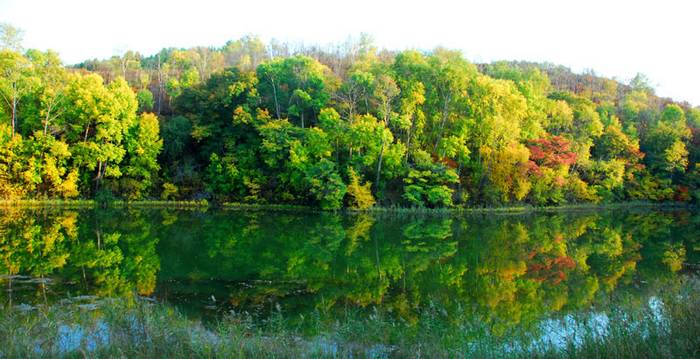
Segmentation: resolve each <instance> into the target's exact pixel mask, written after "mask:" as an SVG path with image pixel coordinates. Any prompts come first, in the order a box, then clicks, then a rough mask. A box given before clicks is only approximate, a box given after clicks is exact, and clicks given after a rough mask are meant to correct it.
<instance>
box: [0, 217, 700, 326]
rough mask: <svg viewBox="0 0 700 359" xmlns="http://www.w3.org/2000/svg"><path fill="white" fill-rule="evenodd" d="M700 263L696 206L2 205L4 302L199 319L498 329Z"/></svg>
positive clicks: (580, 306)
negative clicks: (347, 320) (346, 317)
mask: <svg viewBox="0 0 700 359" xmlns="http://www.w3.org/2000/svg"><path fill="white" fill-rule="evenodd" d="M698 264H700V218H699V217H698V216H697V213H694V212H691V211H686V210H673V211H652V210H601V211H575V212H566V213H564V212H557V213H537V214H494V213H487V214H474V215H448V216H435V215H405V214H402V215H393V214H336V213H314V212H308V213H306V212H284V211H238V210H228V211H217V210H208V211H195V210H172V209H156V210H154V209H96V210H92V209H91V210H88V209H16V208H11V209H7V208H6V209H0V285H1V286H2V287H3V288H4V290H2V291H1V292H0V301H1V302H2V303H3V306H4V307H5V308H7V307H8V306H12V307H18V308H31V307H32V306H35V305H39V304H45V303H61V302H66V301H71V302H77V303H83V305H85V306H89V305H91V304H90V303H91V302H93V301H95V300H97V299H98V298H103V297H120V296H131V295H133V293H137V294H139V295H141V296H145V297H149V298H153V299H155V300H158V301H163V302H167V303H170V304H173V305H175V306H177V307H178V308H180V310H182V311H184V312H185V313H187V314H188V315H189V316H192V317H196V318H204V319H211V318H217V317H219V316H220V315H222V314H223V313H230V312H231V311H234V312H238V313H241V312H247V313H250V314H251V315H254V316H258V317H261V318H264V317H266V316H268V315H269V313H270V312H271V311H276V312H282V313H283V314H284V315H285V316H287V317H290V318H293V317H295V316H302V315H303V316H308V315H313V313H319V312H322V313H325V314H327V315H331V316H332V315H342V313H345V312H347V311H348V310H357V311H359V312H360V313H361V312H362V311H367V313H370V312H371V311H372V310H376V309H377V308H379V309H381V310H382V311H383V312H387V313H392V315H395V316H396V317H397V318H400V319H402V320H409V321H410V320H416V318H417V315H418V313H419V312H420V310H422V309H424V308H426V307H428V306H433V305H435V304H436V303H439V304H440V306H439V307H440V308H441V310H444V311H447V312H448V314H450V313H452V312H454V313H460V314H459V315H470V316H472V317H473V318H474V320H476V321H479V322H481V323H486V324H487V325H488V326H489V327H490V328H492V329H493V330H494V331H499V330H501V331H502V330H504V329H507V328H511V327H515V326H527V325H530V324H532V323H542V322H543V321H546V320H547V318H552V317H562V316H564V315H566V313H570V312H576V311H581V310H589V309H591V308H595V307H596V306H597V305H599V304H600V303H603V302H605V301H607V300H609V298H611V297H616V296H618V294H621V293H622V294H624V297H625V298H628V300H632V301H638V302H639V303H649V302H650V301H653V298H654V295H655V294H656V293H655V290H656V288H657V287H658V286H659V283H662V284H667V283H668V282H673V281H678V280H680V279H682V278H683V276H685V275H687V274H688V273H692V272H694V270H695V269H697V268H696V267H697V265H698Z"/></svg>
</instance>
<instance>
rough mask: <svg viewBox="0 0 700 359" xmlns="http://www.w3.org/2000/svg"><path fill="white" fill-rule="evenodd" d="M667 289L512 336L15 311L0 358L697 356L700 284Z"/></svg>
mask: <svg viewBox="0 0 700 359" xmlns="http://www.w3.org/2000/svg"><path fill="white" fill-rule="evenodd" d="M660 289H661V291H660V293H664V294H663V295H662V296H660V297H658V298H652V299H651V300H650V301H649V303H650V304H653V303H655V304H653V305H649V304H644V305H641V306H639V305H637V306H631V307H627V306H620V307H617V306H611V307H610V308H609V309H607V310H605V311H604V312H600V311H599V312H586V313H578V314H574V315H567V316H564V317H561V318H552V319H549V320H546V321H545V322H544V323H546V326H547V327H548V328H549V329H548V330H546V331H544V332H543V331H542V330H540V331H539V332H535V334H528V333H526V332H522V333H517V332H514V333H506V334H507V335H504V336H490V335H486V334H484V333H486V332H488V331H487V330H486V328H485V327H484V326H483V324H479V321H469V320H466V319H463V318H462V317H461V316H459V315H456V316H455V315H454V313H453V314H452V316H451V317H445V314H442V313H444V312H443V311H442V310H440V309H439V308H436V307H433V306H430V307H429V308H426V309H425V310H424V311H422V312H421V313H420V315H419V317H418V318H417V321H415V322H410V323H409V322H406V321H402V320H395V319H391V318H390V316H387V315H385V314H382V313H380V312H378V311H374V312H371V313H370V314H369V315H359V314H358V313H349V314H347V315H345V316H344V317H342V318H335V319H332V320H324V319H322V318H323V315H321V314H320V313H319V314H318V315H314V316H308V317H306V318H302V319H298V320H295V321H287V320H285V319H284V318H283V316H282V314H280V313H278V314H276V315H273V316H272V317H271V318H269V319H267V320H259V321H256V320H253V319H251V318H250V317H247V316H241V315H229V316H226V317H224V318H223V319H222V320H221V321H219V322H218V323H216V324H213V325H206V326H205V325H203V324H202V323H200V322H197V321H193V320H191V319H187V318H185V317H184V316H182V315H180V314H179V313H178V312H177V311H176V310H174V309H173V308H172V307H170V306H167V305H164V304H158V303H152V302H149V301H145V300H134V301H124V300H113V301H103V302H102V303H100V304H98V305H96V306H95V305H92V304H89V305H88V304H79V303H73V304H72V305H70V306H68V305H66V304H64V305H55V306H51V307H45V308H35V309H31V310H27V309H26V308H25V309H24V310H20V309H17V308H13V309H4V310H3V311H2V314H1V315H2V316H1V317H0V357H13V358H14V357H22V358H26V357H129V358H192V357H195V358H214V357H217V358H228V357H241V358H242V357H270V358H299V357H486V358H508V357H516V358H530V357H552V358H557V357H564V358H658V357H666V358H669V357H673V358H692V357H697V356H698V355H700V281H698V280H697V279H690V280H688V281H686V282H685V283H684V284H683V285H681V286H680V287H678V286H674V287H673V288H660ZM365 314H367V313H365ZM464 317H465V318H467V317H468V316H464ZM602 319H604V320H602ZM300 320H301V321H302V322H304V324H303V325H302V324H300ZM542 327H543V326H542V325H541V326H540V328H542Z"/></svg>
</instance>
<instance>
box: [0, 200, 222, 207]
mask: <svg viewBox="0 0 700 359" xmlns="http://www.w3.org/2000/svg"><path fill="white" fill-rule="evenodd" d="M2 207H20V208H22V207H26V208H40V207H56V208H95V207H117V208H124V207H134V208H207V207H209V202H207V201H206V200H192V201H159V200H143V201H122V200H116V201H110V202H97V201H95V200H85V199H75V200H51V199H44V200H34V199H22V200H0V208H2Z"/></svg>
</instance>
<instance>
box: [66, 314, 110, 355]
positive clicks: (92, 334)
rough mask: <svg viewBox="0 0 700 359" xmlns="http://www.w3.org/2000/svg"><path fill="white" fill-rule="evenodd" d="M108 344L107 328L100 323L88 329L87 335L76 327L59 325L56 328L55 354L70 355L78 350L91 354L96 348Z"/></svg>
mask: <svg viewBox="0 0 700 359" xmlns="http://www.w3.org/2000/svg"><path fill="white" fill-rule="evenodd" d="M108 343H109V328H108V327H107V325H106V324H105V323H104V322H102V321H100V322H98V323H97V326H95V327H94V328H90V331H89V333H87V334H86V333H85V330H84V329H83V328H81V327H80V326H77V325H61V326H59V327H58V342H57V343H56V346H57V349H58V350H57V352H59V353H70V352H72V351H75V350H78V349H80V348H86V349H87V350H88V351H90V352H93V351H95V350H96V349H97V348H98V347H100V346H104V345H106V344H108Z"/></svg>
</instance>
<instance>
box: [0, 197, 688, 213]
mask: <svg viewBox="0 0 700 359" xmlns="http://www.w3.org/2000/svg"><path fill="white" fill-rule="evenodd" d="M105 206H108V207H116V208H124V207H134V208H209V207H215V208H223V209H227V210H274V211H310V212H324V211H323V210H321V209H320V208H317V207H312V206H304V205H292V204H253V203H237V202H235V203H234V202H225V203H219V204H217V203H210V202H208V201H207V200H191V201H162V200H140V201H124V200H114V201H110V202H97V201H95V200H82V199H79V200H50V199H45V200H32V199H22V200H0V208H2V207H28V208H31V207H59V208H61V207H62V208H81V207H84V208H93V207H105ZM638 208H647V209H652V208H655V209H676V208H684V209H694V208H697V206H696V205H694V204H689V203H686V202H648V201H631V202H618V203H603V204H596V203H580V204H565V205H558V206H531V205H515V206H502V207H450V208H426V207H380V206H376V207H372V208H369V209H367V210H363V211H355V210H351V209H343V210H340V212H350V213H355V212H362V213H390V214H402V213H406V214H423V213H425V214H455V213H456V214H461V213H527V212H556V211H577V210H597V209H600V210H602V209H638Z"/></svg>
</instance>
